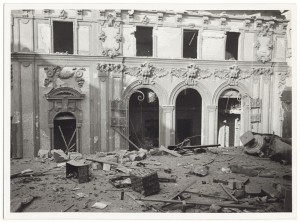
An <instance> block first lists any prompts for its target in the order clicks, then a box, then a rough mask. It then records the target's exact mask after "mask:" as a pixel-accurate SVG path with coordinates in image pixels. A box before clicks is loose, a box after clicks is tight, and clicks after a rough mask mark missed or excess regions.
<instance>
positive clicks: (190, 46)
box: [183, 29, 198, 59]
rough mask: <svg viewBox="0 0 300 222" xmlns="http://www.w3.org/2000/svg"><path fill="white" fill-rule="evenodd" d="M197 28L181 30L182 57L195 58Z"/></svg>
mask: <svg viewBox="0 0 300 222" xmlns="http://www.w3.org/2000/svg"><path fill="white" fill-rule="evenodd" d="M197 39H198V31H197V30H188V29H186V30H183V58H193V59H197Z"/></svg>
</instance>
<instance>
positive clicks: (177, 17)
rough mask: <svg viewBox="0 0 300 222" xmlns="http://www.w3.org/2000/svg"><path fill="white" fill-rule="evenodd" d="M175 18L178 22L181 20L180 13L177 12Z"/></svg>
mask: <svg viewBox="0 0 300 222" xmlns="http://www.w3.org/2000/svg"><path fill="white" fill-rule="evenodd" d="M176 19H177V22H178V23H180V22H182V14H177V15H176Z"/></svg>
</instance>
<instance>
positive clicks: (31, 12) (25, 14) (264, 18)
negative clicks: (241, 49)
mask: <svg viewBox="0 0 300 222" xmlns="http://www.w3.org/2000/svg"><path fill="white" fill-rule="evenodd" d="M74 10H75V9H74ZM84 10H87V11H99V10H93V9H81V10H78V9H76V11H77V13H76V15H75V16H71V17H70V18H71V19H72V18H74V19H78V18H79V19H82V18H83V16H82V11H84ZM62 11H63V10H62ZM101 11H102V13H113V12H115V10H109V9H108V10H101ZM258 11H259V10H258ZM118 13H120V14H127V13H128V9H124V10H119V11H118ZM134 13H137V14H140V13H147V14H149V15H157V14H158V13H163V14H165V15H169V16H170V15H174V16H176V15H177V14H181V15H182V16H185V17H186V16H189V17H204V16H208V17H210V18H217V19H219V18H222V17H224V16H226V18H228V19H235V20H246V19H251V20H255V19H259V20H262V21H276V22H278V23H282V22H283V23H286V22H289V20H286V19H281V18H275V17H271V16H259V17H257V16H255V17H253V16H251V15H231V14H222V13H216V14H214V13H210V12H206V11H202V10H199V12H190V11H188V10H185V11H173V10H136V9H134ZM13 17H15V18H27V19H32V18H44V17H54V18H61V17H62V16H61V13H60V14H55V15H51V13H49V12H44V14H35V13H34V10H23V13H16V14H13ZM63 18H64V17H63ZM66 18H67V17H66ZM90 19H91V18H90V17H88V18H86V20H90ZM92 19H96V18H94V17H92Z"/></svg>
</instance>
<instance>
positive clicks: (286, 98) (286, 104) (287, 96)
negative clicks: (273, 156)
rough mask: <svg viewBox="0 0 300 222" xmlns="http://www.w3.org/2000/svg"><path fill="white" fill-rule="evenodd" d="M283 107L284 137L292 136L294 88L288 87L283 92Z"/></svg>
mask: <svg viewBox="0 0 300 222" xmlns="http://www.w3.org/2000/svg"><path fill="white" fill-rule="evenodd" d="M281 102H282V108H283V123H282V137H283V138H292V88H291V87H286V88H285V89H284V90H283V92H282V94H281Z"/></svg>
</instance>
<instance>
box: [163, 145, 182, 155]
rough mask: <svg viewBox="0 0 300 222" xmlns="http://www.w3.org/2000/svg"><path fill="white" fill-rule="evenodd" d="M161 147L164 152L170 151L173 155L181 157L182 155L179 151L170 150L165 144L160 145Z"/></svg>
mask: <svg viewBox="0 0 300 222" xmlns="http://www.w3.org/2000/svg"><path fill="white" fill-rule="evenodd" d="M159 149H160V150H162V151H164V152H166V153H169V154H171V155H173V156H176V157H181V155H180V154H179V153H177V152H176V151H173V150H169V149H167V148H166V147H164V146H160V148H159Z"/></svg>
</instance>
